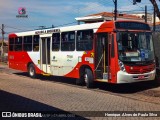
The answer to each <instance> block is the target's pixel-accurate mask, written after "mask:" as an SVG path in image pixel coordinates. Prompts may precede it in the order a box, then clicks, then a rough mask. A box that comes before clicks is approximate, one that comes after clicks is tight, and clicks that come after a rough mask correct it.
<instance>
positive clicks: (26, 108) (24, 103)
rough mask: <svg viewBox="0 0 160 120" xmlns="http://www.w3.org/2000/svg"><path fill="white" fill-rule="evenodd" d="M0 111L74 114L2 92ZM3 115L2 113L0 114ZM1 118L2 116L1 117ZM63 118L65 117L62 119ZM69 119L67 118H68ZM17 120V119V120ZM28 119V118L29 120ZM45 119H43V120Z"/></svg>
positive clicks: (78, 117) (77, 117) (0, 94)
mask: <svg viewBox="0 0 160 120" xmlns="http://www.w3.org/2000/svg"><path fill="white" fill-rule="evenodd" d="M0 111H2V112H18V113H25V112H34V113H35V112H37V113H42V114H43V113H44V114H51V115H52V114H54V113H57V114H65V115H67V114H68V115H69V114H72V113H70V112H66V111H63V110H61V109H58V108H55V107H52V106H49V105H46V104H44V103H40V102H38V101H34V100H31V99H28V98H25V97H22V96H19V95H16V94H12V93H8V92H6V91H2V90H0ZM0 114H1V113H0ZM0 116H1V115H0ZM60 118H63V117H60ZM60 118H58V119H60ZM66 118H67V117H66ZM16 119H17V118H16ZM27 119H28V118H27ZM43 119H44V118H42V120H43ZM45 119H47V120H48V119H57V118H56V117H54V118H51V117H50V118H45ZM67 119H73V120H74V119H78V120H79V119H80V120H81V119H83V120H84V119H85V118H83V117H81V116H78V115H76V117H70V118H67Z"/></svg>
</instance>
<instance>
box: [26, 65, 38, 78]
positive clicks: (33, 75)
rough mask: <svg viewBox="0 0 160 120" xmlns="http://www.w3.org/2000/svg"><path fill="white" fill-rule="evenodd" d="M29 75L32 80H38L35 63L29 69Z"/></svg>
mask: <svg viewBox="0 0 160 120" xmlns="http://www.w3.org/2000/svg"><path fill="white" fill-rule="evenodd" d="M28 74H29V76H30V77H31V78H36V70H35V67H34V64H33V63H31V64H30V65H29V67H28Z"/></svg>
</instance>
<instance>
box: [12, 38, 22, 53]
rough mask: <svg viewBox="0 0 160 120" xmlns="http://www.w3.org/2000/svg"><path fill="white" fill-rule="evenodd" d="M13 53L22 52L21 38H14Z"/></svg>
mask: <svg viewBox="0 0 160 120" xmlns="http://www.w3.org/2000/svg"><path fill="white" fill-rule="evenodd" d="M14 50H15V51H22V37H15V48H14Z"/></svg>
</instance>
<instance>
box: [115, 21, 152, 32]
mask: <svg viewBox="0 0 160 120" xmlns="http://www.w3.org/2000/svg"><path fill="white" fill-rule="evenodd" d="M115 25H116V29H130V30H150V27H149V25H147V24H145V23H139V22H116V23H115Z"/></svg>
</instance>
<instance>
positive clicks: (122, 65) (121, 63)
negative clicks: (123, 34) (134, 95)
mask: <svg viewBox="0 0 160 120" xmlns="http://www.w3.org/2000/svg"><path fill="white" fill-rule="evenodd" d="M118 63H119V67H120V70H121V71H123V72H126V69H125V67H124V64H123V62H122V61H120V60H118Z"/></svg>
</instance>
